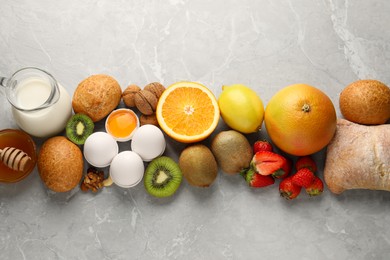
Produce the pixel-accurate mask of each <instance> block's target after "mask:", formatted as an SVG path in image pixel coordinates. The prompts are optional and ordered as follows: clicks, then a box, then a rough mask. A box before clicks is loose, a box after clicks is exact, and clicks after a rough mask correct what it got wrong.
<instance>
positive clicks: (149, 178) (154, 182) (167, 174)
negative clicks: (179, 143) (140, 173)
mask: <svg viewBox="0 0 390 260" xmlns="http://www.w3.org/2000/svg"><path fill="white" fill-rule="evenodd" d="M182 179H183V174H182V172H181V170H180V167H179V165H178V164H177V163H176V162H175V161H174V160H173V159H172V158H170V157H167V156H160V157H157V158H155V159H153V160H152V161H151V162H150V163H149V165H148V167H146V170H145V176H144V186H145V189H146V191H147V192H148V193H149V194H150V195H152V196H154V197H157V198H164V197H169V196H172V195H173V194H174V193H175V192H176V191H177V189H178V188H179V186H180V184H181V182H182Z"/></svg>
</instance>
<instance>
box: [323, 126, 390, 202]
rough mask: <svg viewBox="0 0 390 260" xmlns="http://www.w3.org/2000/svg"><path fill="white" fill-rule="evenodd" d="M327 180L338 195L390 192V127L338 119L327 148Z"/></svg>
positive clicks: (325, 173) (328, 184)
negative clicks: (362, 192) (345, 193)
mask: <svg viewBox="0 0 390 260" xmlns="http://www.w3.org/2000/svg"><path fill="white" fill-rule="evenodd" d="M324 179H325V183H326V184H327V186H328V188H329V190H330V191H331V192H333V193H335V194H340V193H342V192H343V191H345V190H350V189H369V190H387V191H390V125H389V124H386V125H376V126H365V125H360V124H355V123H352V122H350V121H347V120H345V119H338V122H337V130H336V134H335V136H334V137H333V139H332V141H331V142H330V143H329V145H328V147H327V154H326V161H325V168H324Z"/></svg>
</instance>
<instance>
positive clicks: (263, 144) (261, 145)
mask: <svg viewBox="0 0 390 260" xmlns="http://www.w3.org/2000/svg"><path fill="white" fill-rule="evenodd" d="M272 150H273V148H272V145H271V144H270V143H269V142H268V141H267V140H262V141H260V140H259V141H256V142H255V143H254V144H253V153H257V152H260V151H269V152H272Z"/></svg>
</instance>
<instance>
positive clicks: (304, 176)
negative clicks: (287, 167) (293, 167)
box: [291, 168, 315, 188]
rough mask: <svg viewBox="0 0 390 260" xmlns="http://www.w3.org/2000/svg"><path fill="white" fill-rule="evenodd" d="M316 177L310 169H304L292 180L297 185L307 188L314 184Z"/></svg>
mask: <svg viewBox="0 0 390 260" xmlns="http://www.w3.org/2000/svg"><path fill="white" fill-rule="evenodd" d="M314 177H315V175H314V173H313V172H312V171H311V170H309V169H308V168H302V169H300V170H299V171H297V172H296V173H295V174H294V175H293V176H292V177H291V178H292V182H293V183H294V184H295V185H298V186H302V187H304V188H307V187H309V186H310V185H311V184H312V183H313V181H314Z"/></svg>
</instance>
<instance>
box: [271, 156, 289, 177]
mask: <svg viewBox="0 0 390 260" xmlns="http://www.w3.org/2000/svg"><path fill="white" fill-rule="evenodd" d="M285 160H286V161H285V163H284V164H283V165H282V168H280V169H279V170H277V171H276V172H274V173H272V177H274V178H275V179H284V178H286V177H287V176H288V175H289V174H290V172H291V168H292V162H291V160H290V159H289V158H285Z"/></svg>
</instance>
